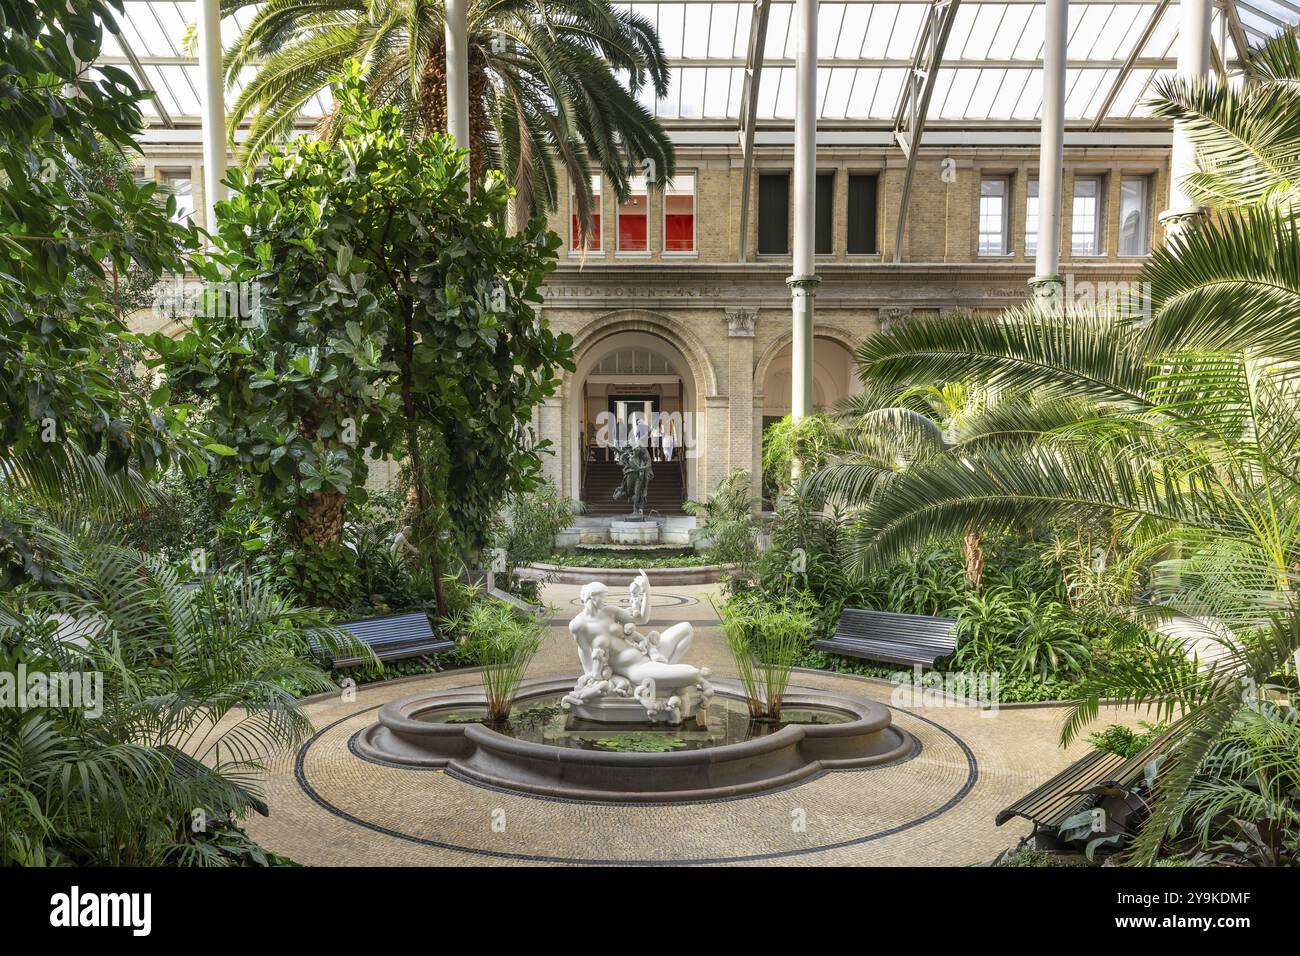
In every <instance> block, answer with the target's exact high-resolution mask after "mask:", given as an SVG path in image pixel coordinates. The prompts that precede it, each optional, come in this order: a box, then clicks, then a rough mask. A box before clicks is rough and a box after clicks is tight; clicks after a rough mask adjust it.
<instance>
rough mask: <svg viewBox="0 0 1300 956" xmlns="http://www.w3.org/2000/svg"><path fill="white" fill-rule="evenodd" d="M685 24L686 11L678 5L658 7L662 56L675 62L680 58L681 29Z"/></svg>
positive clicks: (666, 4) (682, 6) (668, 4)
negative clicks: (662, 48)
mask: <svg viewBox="0 0 1300 956" xmlns="http://www.w3.org/2000/svg"><path fill="white" fill-rule="evenodd" d="M685 24H686V9H685V6H684V5H683V4H680V3H665V4H661V5H660V6H659V42H660V43H662V44H663V47H664V55H665V56H667V57H668V58H669V59H672V60H677V59H680V58H681V56H682V29H683V27H684V26H685Z"/></svg>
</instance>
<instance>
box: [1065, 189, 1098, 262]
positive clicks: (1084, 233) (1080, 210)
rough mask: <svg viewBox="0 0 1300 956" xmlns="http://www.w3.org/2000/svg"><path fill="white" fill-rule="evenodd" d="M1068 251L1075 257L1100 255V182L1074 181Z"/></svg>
mask: <svg viewBox="0 0 1300 956" xmlns="http://www.w3.org/2000/svg"><path fill="white" fill-rule="evenodd" d="M1072 210H1073V211H1072V215H1073V222H1072V225H1071V227H1070V251H1071V252H1073V253H1074V255H1076V256H1099V255H1101V254H1102V249H1103V248H1104V243H1103V241H1102V231H1101V229H1102V217H1101V180H1100V179H1099V178H1098V177H1096V176H1081V177H1079V178H1077V179H1075V181H1074V205H1073V207H1072Z"/></svg>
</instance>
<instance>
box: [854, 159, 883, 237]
mask: <svg viewBox="0 0 1300 956" xmlns="http://www.w3.org/2000/svg"><path fill="white" fill-rule="evenodd" d="M876 183H877V180H876V177H875V176H866V175H862V176H850V177H849V209H848V213H849V241H848V251H849V252H850V253H851V254H855V255H867V254H871V253H875V252H879V251H880V250H879V249H878V248H877V247H876Z"/></svg>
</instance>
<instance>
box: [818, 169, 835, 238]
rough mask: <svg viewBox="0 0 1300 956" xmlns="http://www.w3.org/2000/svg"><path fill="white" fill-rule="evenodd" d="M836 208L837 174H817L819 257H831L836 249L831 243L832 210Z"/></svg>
mask: <svg viewBox="0 0 1300 956" xmlns="http://www.w3.org/2000/svg"><path fill="white" fill-rule="evenodd" d="M834 206H835V174H834V173H818V174H817V208H816V210H815V213H814V214H815V216H816V219H815V222H816V227H817V228H816V246H815V247H814V249H813V251H814V252H815V253H817V255H819V256H829V255H830V254H831V253H832V252H833V251H834V247H833V245H832V241H831V225H832V215H833V213H832V210H833V209H834Z"/></svg>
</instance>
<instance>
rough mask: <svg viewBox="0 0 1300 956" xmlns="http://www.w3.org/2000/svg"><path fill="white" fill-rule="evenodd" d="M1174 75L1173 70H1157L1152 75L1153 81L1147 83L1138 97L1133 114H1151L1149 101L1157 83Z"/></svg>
mask: <svg viewBox="0 0 1300 956" xmlns="http://www.w3.org/2000/svg"><path fill="white" fill-rule="evenodd" d="M1173 75H1174V71H1173V70H1156V71H1155V75H1153V76H1152V77H1151V82H1150V83H1149V84H1148V85H1147V87H1146V89H1145V90H1143V92H1142V95H1141V96H1140V97H1139V98H1138V101H1137V104H1136V105H1135V106H1134V107H1133V114H1132V115H1133V116H1150V115H1151V108H1150V107H1149V106H1148V105H1147V102H1148V100H1149V99H1150V97H1151V91H1152V90H1153V89H1154V88H1155V85H1156V84H1157V83H1159V82H1160V81H1161V80H1163V79H1165V78H1166V77H1170V76H1173Z"/></svg>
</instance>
